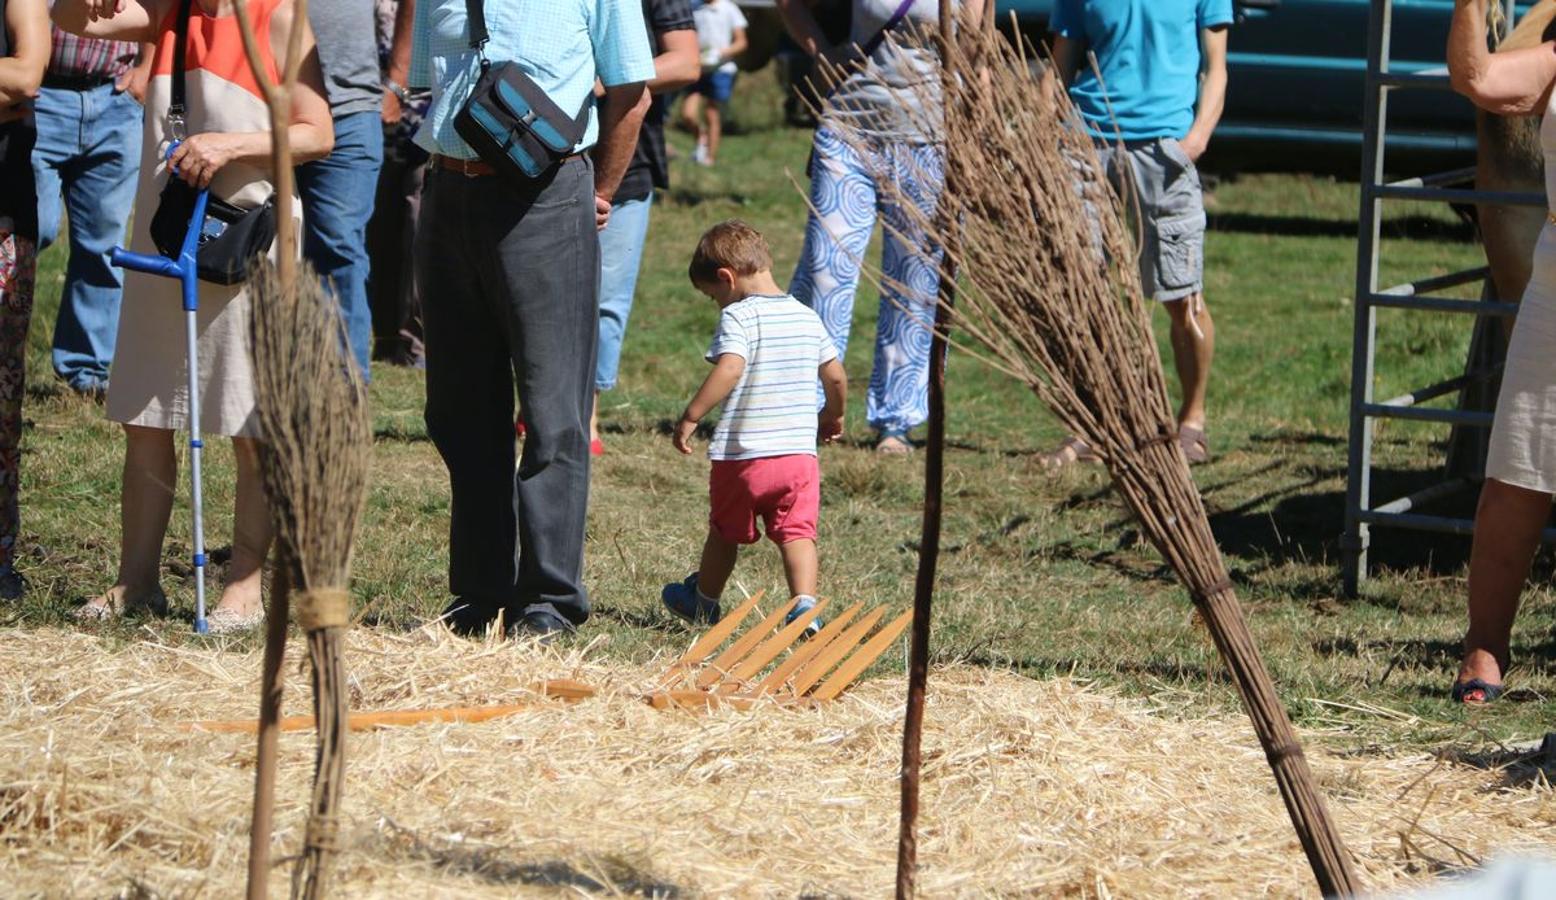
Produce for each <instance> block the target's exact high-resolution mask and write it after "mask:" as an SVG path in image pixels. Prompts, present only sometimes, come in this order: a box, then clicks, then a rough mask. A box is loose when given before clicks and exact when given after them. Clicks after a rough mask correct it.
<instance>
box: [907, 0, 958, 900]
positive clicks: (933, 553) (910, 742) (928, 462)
mask: <svg viewBox="0 0 1556 900" xmlns="http://www.w3.org/2000/svg"><path fill="white" fill-rule="evenodd" d="M954 24H955V23H954V22H953V20H952V7H951V0H940V73H941V79H942V81H943V80H944V79H948V78H950V77H951V68H952V60H951V53H952V52H953V48H954V45H955V44H954V40H953V35H954V33H955V28H954ZM941 95H942V97H944V96H946V95H947V92H946V91H944V90H942V92H941ZM943 146H944V147H945V152H946V153H947V154H949V153H950V152H951V145H950V143H949V142H947V143H945V144H944V145H943ZM946 162H947V165H945V166H944V171H945V172H946V176H947V180H946V183H945V184H943V185H941V189H940V190H941V198H942V199H941V201H940V202H939V204H938V208H937V210H936V216H937V218H939V219H940V222H941V225H942V228H941V230H940V231H939V233H940V234H943V235H947V236H948V237H949V236H952V231H953V226H952V224H951V221H950V219H949V217H948V213H947V209H946V203H945V200H944V198H945V196H946V195H947V194H949V193H950V192H951V190H952V185H951V184H950V180H949V179H950V172H951V166H950V165H949V159H947V161H946ZM949 244H950V242H949V241H948V242H947V246H944V247H942V248H941V253H942V254H943V255H942V256H941V259H942V260H943V264H942V265H941V267H940V286H939V296H938V298H937V299H938V300H939V302H938V303H937V304H936V305H935V333H934V337H933V339H932V340H931V342H930V345H929V445H928V447H927V448H926V452H925V454H924V525H923V530H922V534H921V535H920V537H919V551H918V553H919V555H918V577H917V578H916V579H915V580H914V584H913V622H912V638H911V640H910V642H909V646H908V705H907V710H906V712H905V713H904V715H903V719H902V803H901V813H900V821H899V824H898V831H897V900H908V898H910V897H912V896H914V894H915V892H916V890H917V879H918V831H917V829H918V798H919V772H920V768H921V764H922V745H923V740H924V694H925V691H926V690H927V688H928V681H929V625H930V607H931V606H932V605H933V604H934V595H935V567H936V565H938V563H939V562H940V516H941V501H942V498H943V495H944V490H945V355H946V332H947V331H948V330H949V328H950V326H951V308H952V307H953V306H955V305H956V266H955V263H954V262H952V260H954V259H955V258H956V253H955V248H954V247H952V246H950V245H949Z"/></svg>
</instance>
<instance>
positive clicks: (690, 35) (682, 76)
mask: <svg viewBox="0 0 1556 900" xmlns="http://www.w3.org/2000/svg"><path fill="white" fill-rule="evenodd" d="M659 45H660V47H661V48H663V49H662V50H661V52H660V54H659V55H658V56H656V57H654V80H653V81H650V82H649V83H648V92H649V93H650V94H666V93H669V92H670V91H678V90H680V89H681V88H683V87H686V86H687V85H689V84H691V83H692V82H694V81H696V80H697V78H698V76H700V75H701V74H702V62H701V60H699V59H698V58H697V29H695V28H678V29H676V30H675V31H666V32H664V33H663V34H661V35H659Z"/></svg>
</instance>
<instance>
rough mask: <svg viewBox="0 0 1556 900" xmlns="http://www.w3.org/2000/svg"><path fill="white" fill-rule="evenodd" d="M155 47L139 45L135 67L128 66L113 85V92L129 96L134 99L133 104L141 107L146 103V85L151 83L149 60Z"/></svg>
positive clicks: (148, 44)
mask: <svg viewBox="0 0 1556 900" xmlns="http://www.w3.org/2000/svg"><path fill="white" fill-rule="evenodd" d="M156 52H157V45H156V44H153V43H151V42H149V41H148V42H146V43H143V44H141V45H140V54H139V55H138V56H136V57H135V65H133V66H130V68H129V69H127V70H126V71H125V73H124V74H123V75H120V76H119V80H118V81H116V82H115V83H114V90H116V91H121V92H123V93H126V94H129V95H130V96H131V97H134V98H135V102H136V103H139V104H141V105H142V106H144V105H145V103H146V85H147V84H149V83H150V82H151V60H152V58H153V57H154V56H155V55H156Z"/></svg>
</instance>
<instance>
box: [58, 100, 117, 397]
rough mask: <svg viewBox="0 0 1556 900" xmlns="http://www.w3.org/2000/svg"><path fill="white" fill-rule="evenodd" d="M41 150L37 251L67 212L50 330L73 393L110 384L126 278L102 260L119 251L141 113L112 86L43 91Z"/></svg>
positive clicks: (60, 370)
mask: <svg viewBox="0 0 1556 900" xmlns="http://www.w3.org/2000/svg"><path fill="white" fill-rule="evenodd" d="M33 109H34V117H35V119H36V121H37V127H38V143H37V146H36V147H35V148H34V150H33V154H32V164H33V175H34V177H35V178H36V179H37V184H38V245H39V250H40V252H41V251H42V248H44V247H47V246H48V245H49V244H51V243H53V242H54V239H55V238H56V237H58V235H59V225H60V218H61V212H62V211H64V212H66V213H68V214H69V224H70V261H69V262H68V263H66V264H65V286H64V288H63V289H62V291H61V292H60V302H59V316H58V318H57V319H56V320H55V323H54V354H53V356H54V371H55V373H57V374H58V375H59V377H61V378H63V379H64V380H65V381H66V382H67V383H69V384H70V385H71V387H74V388H77V389H79V390H91V389H94V388H98V387H101V386H103V385H104V384H106V383H107V381H108V368H109V366H110V365H111V364H112V363H113V345H114V339H115V337H116V336H117V335H118V332H119V301H120V299H121V296H122V294H123V288H124V275H123V273H122V272H120V271H119V270H118V269H115V268H114V267H113V266H112V265H110V264H109V262H108V252H109V251H110V250H112V249H113V248H114V246H115V245H117V244H122V243H124V229H125V224H126V223H127V222H129V220H130V208H131V207H132V206H133V205H134V203H135V181H136V175H137V174H138V173H139V172H140V150H141V106H140V104H139V103H137V102H136V100H135V98H134V97H132V96H130V95H129V94H126V93H122V92H120V91H115V90H114V86H113V84H112V83H109V84H104V85H102V86H100V87H95V88H89V89H87V90H80V91H77V90H70V89H67V88H47V87H46V88H43V89H41V90H39V92H38V99H37V102H36V103H35V104H34V107H33Z"/></svg>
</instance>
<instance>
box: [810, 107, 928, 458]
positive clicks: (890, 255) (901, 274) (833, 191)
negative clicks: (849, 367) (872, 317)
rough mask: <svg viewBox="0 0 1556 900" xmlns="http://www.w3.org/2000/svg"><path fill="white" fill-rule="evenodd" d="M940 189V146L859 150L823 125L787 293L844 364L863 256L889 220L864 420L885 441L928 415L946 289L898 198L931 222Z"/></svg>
mask: <svg viewBox="0 0 1556 900" xmlns="http://www.w3.org/2000/svg"><path fill="white" fill-rule="evenodd" d="M943 183H944V168H943V158H942V156H941V148H940V147H938V146H936V145H933V144H908V143H901V142H891V141H883V142H881V143H878V144H875V145H873V146H871V147H870V148H868V149H867V150H866V151H865V152H863V153H861V152H859V151H858V150H856V149H855V148H853V147H850V146H848V145H847V144H846V143H844V141H843V140H842V139H841V138H839V137H838V136H837V135H835V134H833V133H832V132H830V131H829V130H827V128H826V127H825V126H823V127H822V128H820V129H818V130H817V131H816V142H815V157H814V167H813V170H812V172H811V180H810V202H811V206H812V207H813V209H812V211H811V214H810V218H809V220H808V221H807V222H806V223H805V246H804V249H803V250H801V252H800V262H799V265H798V266H797V267H796V268H795V270H794V279H793V280H792V281H791V282H790V284H789V292H790V293H792V294H793V295H794V296H795V298H796V299H798V300H799V301H800V302H801V303H804V304H805V305H806V306H809V307H811V308H812V309H814V310H815V311H816V314H817V315H819V316H820V317H821V321H822V322H824V323H825V324H826V327H827V333H828V335H830V336H831V338H832V342H833V343H834V344H836V345H837V352H838V355H839V356H840V357H841V356H842V354H843V353H844V351H845V350H846V349H847V346H848V332H849V328H850V326H851V325H852V324H853V315H854V293H855V291H856V290H857V288H858V286H859V272H860V267H861V264H862V263H863V261H864V254H865V250H866V248H867V247H868V246H869V243H870V234H871V233H872V232H873V231H874V230H875V223H876V220H877V219H879V220H880V221H881V222H882V224H883V225H884V232H885V233H884V235H883V238H882V249H881V270H882V273H883V274H884V275H885V278H884V279H883V281H884V283H885V286H884V288H883V290H882V292H881V307H880V317H879V320H878V322H877V325H876V332H875V363H874V366H873V367H872V368H871V370H870V390H869V393H868V395H867V397H866V399H865V419H866V421H867V422H869V424H870V427H872V428H874V429H876V430H877V431H880V432H882V433H883V434H890V433H901V432H905V431H907V430H908V429H910V428H912V427H914V426H916V425H919V424H920V423H922V422H923V421H924V420H925V419H926V418H928V417H929V346H930V338H931V335H930V328H931V326H932V325H933V323H934V318H935V299H936V295H937V292H938V291H939V287H940V279H939V275H938V270H939V266H940V248H939V247H936V246H932V245H931V244H930V242H929V238H928V236H927V235H925V234H924V229H923V228H921V227H919V225H918V223H917V221H916V220H915V217H914V216H913V215H912V214H911V213H910V212H909V211H908V210H906V209H904V208H902V207H901V206H899V205H898V197H899V196H902V197H906V198H908V199H910V200H911V202H912V203H913V205H914V206H915V207H917V208H918V209H919V210H920V211H922V213H923V214H924V215H925V216H926V217H927V216H932V215H933V214H934V209H935V204H936V203H937V202H938V200H939V197H940V188H941V185H942V184H943ZM887 185H896V186H897V187H898V188H899V189H898V190H892V189H890V188H889V187H885V186H887Z"/></svg>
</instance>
